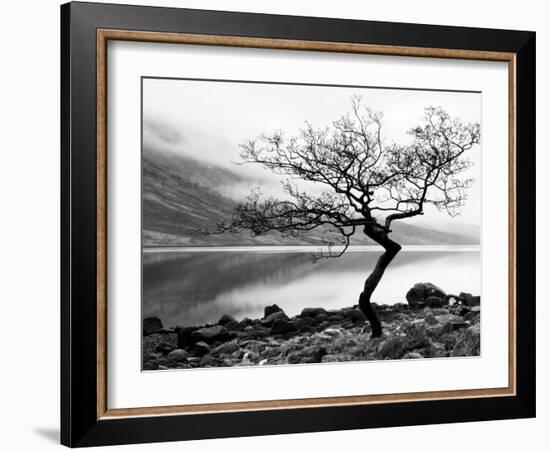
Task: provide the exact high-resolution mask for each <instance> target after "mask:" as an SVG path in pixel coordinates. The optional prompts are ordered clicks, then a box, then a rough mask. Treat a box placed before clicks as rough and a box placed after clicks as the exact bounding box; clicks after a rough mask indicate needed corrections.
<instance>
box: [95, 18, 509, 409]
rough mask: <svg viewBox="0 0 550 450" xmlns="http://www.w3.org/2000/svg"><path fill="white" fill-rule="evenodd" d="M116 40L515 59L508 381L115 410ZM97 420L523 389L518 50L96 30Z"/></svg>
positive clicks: (455, 396)
mask: <svg viewBox="0 0 550 450" xmlns="http://www.w3.org/2000/svg"><path fill="white" fill-rule="evenodd" d="M109 40H122V41H139V42H157V43H172V44H175V43H180V44H194V45H217V46H230V47H248V48H266V49H286V50H306V51H322V52H341V53H363V54H371V55H372V54H376V55H392V56H413V57H432V58H451V59H472V60H487V61H502V62H507V63H508V105H509V106H508V208H509V209H508V254H509V259H508V261H509V267H508V280H509V281H508V309H509V317H508V331H509V333H508V386H507V387H502V388H488V389H466V390H449V391H431V392H409V393H399V394H377V395H357V396H341V397H318V398H301V399H286V400H262V401H246V402H232V403H210V404H200V405H174V406H149V407H141V408H120V409H109V408H108V405H107V357H106V353H107V42H108V41H109ZM96 51H97V69H96V70H97V92H96V95H97V167H96V170H97V219H96V220H97V355H98V358H97V418H98V419H112V418H117V417H128V416H152V415H164V414H195V413H217V412H232V411H249V410H262V409H263V410H265V409H288V408H305V407H322V406H344V405H354V404H355V405H356V404H369V403H370V404H372V403H389V402H403V401H420V400H448V399H459V398H472V397H497V396H512V395H515V394H516V295H515V286H516V235H515V230H516V168H515V154H516V148H515V130H516V107H515V99H516V89H515V87H516V54H515V53H505V52H490V51H477V50H455V49H445V48H421V47H402V46H388V45H373V44H354V43H341V42H322V41H298V40H286V39H264V38H248V37H238V36H218V35H199V34H180V33H158V32H148V31H129V30H114V29H98V30H97V50H96Z"/></svg>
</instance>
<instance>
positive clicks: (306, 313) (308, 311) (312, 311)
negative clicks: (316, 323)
mask: <svg viewBox="0 0 550 450" xmlns="http://www.w3.org/2000/svg"><path fill="white" fill-rule="evenodd" d="M326 313H327V311H326V310H325V309H324V308H304V309H303V310H302V313H301V314H300V316H301V317H317V316H318V315H319V314H326Z"/></svg>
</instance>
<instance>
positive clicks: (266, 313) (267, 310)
mask: <svg viewBox="0 0 550 450" xmlns="http://www.w3.org/2000/svg"><path fill="white" fill-rule="evenodd" d="M279 311H283V310H282V309H281V308H279V307H278V306H277V305H271V306H266V307H265V308H264V318H265V317H268V316H270V315H271V314H273V313H276V312H279Z"/></svg>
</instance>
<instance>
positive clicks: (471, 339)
mask: <svg viewBox="0 0 550 450" xmlns="http://www.w3.org/2000/svg"><path fill="white" fill-rule="evenodd" d="M479 347H480V328H479V323H478V324H475V325H474V326H472V327H470V328H468V329H466V330H465V331H464V333H462V335H461V336H460V337H459V338H458V340H457V341H456V344H455V346H454V347H453V350H452V351H451V356H478V355H479Z"/></svg>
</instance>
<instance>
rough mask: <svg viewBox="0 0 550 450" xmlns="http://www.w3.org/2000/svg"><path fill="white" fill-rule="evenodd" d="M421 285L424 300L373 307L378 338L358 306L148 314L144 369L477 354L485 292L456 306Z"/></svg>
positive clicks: (436, 290)
mask: <svg viewBox="0 0 550 450" xmlns="http://www.w3.org/2000/svg"><path fill="white" fill-rule="evenodd" d="M421 284H423V285H424V286H422V287H420V286H418V285H415V287H414V288H413V289H414V292H415V293H414V294H413V295H414V296H415V298H418V299H420V298H422V300H419V302H416V303H415V302H413V303H412V304H410V305H406V304H395V305H391V306H388V305H374V307H375V309H376V311H377V313H378V316H379V318H380V320H381V322H382V326H383V329H384V332H383V335H382V336H381V337H380V338H375V339H371V338H370V325H369V323H368V322H365V317H364V316H363V314H362V313H361V311H360V310H359V309H358V308H357V307H348V308H342V309H340V310H328V311H327V310H325V309H323V308H306V309H304V310H303V311H302V312H301V313H300V314H298V315H296V316H295V317H291V318H289V317H288V316H287V315H286V314H285V312H284V311H283V310H282V309H281V308H279V307H278V306H277V305H271V306H268V307H266V308H265V314H264V317H263V318H259V319H249V318H245V319H243V320H240V321H237V320H235V319H234V318H233V317H231V316H222V317H221V318H220V320H219V321H218V322H217V323H216V324H211V325H205V326H202V327H176V328H174V329H172V330H166V329H164V328H162V324H160V326H159V323H158V322H151V321H149V319H145V320H148V321H149V325H151V324H152V325H154V326H153V327H151V328H148V329H147V330H148V331H151V330H153V331H152V332H151V333H149V334H148V335H146V336H145V337H144V338H143V361H142V364H143V369H144V370H161V369H187V368H193V367H231V366H255V365H272V364H307V363H319V362H343V361H365V360H384V359H418V358H445V357H458V356H476V355H479V348H480V326H479V322H480V310H481V308H480V306H479V297H474V296H471V295H470V294H464V293H461V294H460V295H459V296H456V297H457V298H459V299H460V300H461V301H457V302H453V304H451V305H450V304H449V302H448V298H449V296H446V295H445V293H444V292H443V291H442V290H440V289H439V288H437V286H434V285H431V286H425V285H428V284H429V283H421ZM409 292H410V291H409ZM434 298H435V299H434ZM446 299H447V301H446ZM462 299H464V301H462ZM407 300H408V298H407ZM439 300H441V301H439ZM409 303H411V302H409ZM159 322H160V320H159ZM154 330H156V331H154ZM144 331H145V321H144Z"/></svg>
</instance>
